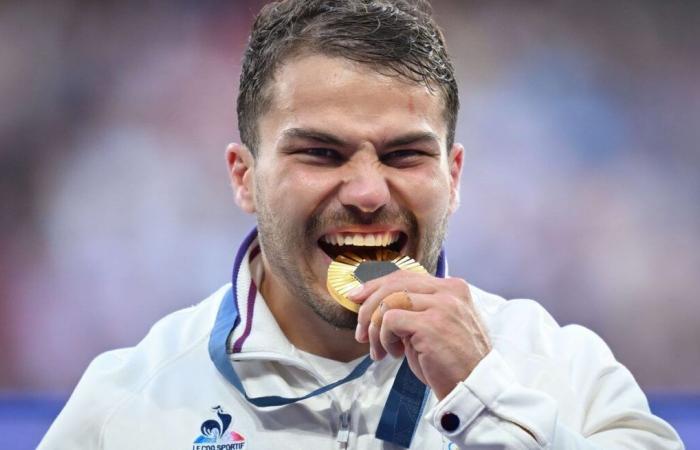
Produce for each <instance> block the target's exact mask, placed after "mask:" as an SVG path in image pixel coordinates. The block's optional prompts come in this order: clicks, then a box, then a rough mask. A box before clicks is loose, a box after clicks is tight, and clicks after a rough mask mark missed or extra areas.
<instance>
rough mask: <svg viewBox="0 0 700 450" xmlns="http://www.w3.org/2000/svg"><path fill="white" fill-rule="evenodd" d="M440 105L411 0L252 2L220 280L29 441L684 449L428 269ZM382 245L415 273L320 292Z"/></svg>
mask: <svg viewBox="0 0 700 450" xmlns="http://www.w3.org/2000/svg"><path fill="white" fill-rule="evenodd" d="M414 3H415V4H414ZM457 98H458V97H457V86H456V83H455V79H454V75H453V68H452V65H451V63H450V60H449V58H448V56H447V54H446V51H445V47H444V43H443V38H442V35H441V33H440V31H439V29H438V28H437V27H436V25H435V24H434V22H433V20H432V18H431V17H430V14H429V12H428V8H427V5H425V4H423V3H422V2H409V1H398V0H396V1H389V0H374V1H372V0H346V1H339V0H335V1H333V0H291V1H284V2H280V3H278V4H272V5H268V6H267V7H266V8H264V9H263V11H262V12H261V13H260V14H259V16H258V18H257V20H256V22H255V24H254V28H253V31H252V35H251V39H250V43H249V46H248V49H247V51H246V54H245V58H244V64H243V72H242V75H241V85H240V94H239V99H238V119H239V128H240V135H241V141H242V144H240V145H239V144H231V145H230V146H229V147H228V151H227V156H228V164H229V171H230V175H231V181H232V185H233V189H234V193H235V199H236V203H237V204H238V205H239V206H240V207H241V208H242V209H243V210H244V211H246V212H249V213H252V214H255V215H256V217H257V223H258V227H257V231H254V232H253V233H251V234H250V235H249V236H248V237H247V238H246V239H245V240H244V242H243V244H242V245H241V248H240V250H239V252H238V254H237V256H236V260H235V263H234V275H233V280H232V283H231V285H226V286H224V287H223V288H221V289H220V290H219V291H217V292H216V293H214V294H213V295H212V296H211V297H210V298H208V299H206V300H205V301H204V302H202V303H200V304H199V305H198V306H195V307H193V308H190V309H187V310H183V311H180V312H176V313H174V314H172V315H170V316H168V317H166V318H164V319H163V320H161V321H160V322H159V323H158V324H156V325H155V326H154V327H153V329H152V330H151V332H150V333H149V334H148V336H147V337H146V338H145V339H144V340H143V341H142V342H141V343H139V344H138V345H137V346H136V347H134V348H131V349H123V350H116V351H112V352H108V353H106V354H103V355H101V356H100V357H98V358H97V359H96V360H95V361H94V362H93V363H92V364H91V366H90V368H89V369H88V370H87V372H86V374H85V375H84V377H83V379H82V380H81V382H80V384H79V385H78V387H77V388H76V391H75V392H74V393H73V396H72V397H71V399H70V400H69V402H68V404H67V405H66V407H65V409H64V411H63V412H62V413H61V415H60V416H59V417H58V419H57V420H56V422H55V423H54V424H53V425H52V427H51V429H50V430H49V432H48V434H47V435H46V437H45V439H44V441H43V442H42V444H41V445H40V448H44V449H52V448H71V449H75V448H99V449H102V448H104V449H126V448H128V449H140V448H143V449H146V448H148V449H152V448H169V449H171V448H192V449H242V448H251V449H252V448H259V449H272V448H293V449H296V448H361V449H373V448H377V449H378V448H401V447H410V448H416V449H417V448H422V449H435V448H456V447H459V448H469V446H470V445H475V444H489V445H498V446H499V447H498V448H514V449H515V448H517V449H520V448H523V449H525V448H527V449H531V448H532V449H534V448H556V449H622V448H625V449H629V448H640V449H651V448H653V449H678V448H682V444H681V443H680V440H679V438H678V436H677V435H676V433H675V432H674V431H673V429H672V428H670V427H669V425H668V424H666V423H665V422H663V421H662V420H661V419H659V418H657V417H654V416H653V415H652V414H651V413H650V412H649V409H648V406H647V402H646V399H645V397H644V394H643V393H642V392H641V390H640V389H639V387H638V386H637V384H636V383H635V381H634V379H633V378H632V376H631V374H630V373H629V372H628V371H627V370H626V369H625V368H624V367H623V366H621V365H620V364H619V363H617V362H616V361H615V360H614V358H613V356H612V355H611V353H610V351H609V350H608V348H607V347H606V345H605V344H604V343H603V342H602V341H601V340H600V339H599V338H598V337H597V336H595V335H594V334H593V333H592V332H590V331H588V330H586V329H584V328H581V327H576V326H567V327H559V326H558V325H557V324H556V323H555V322H554V320H553V319H552V318H551V317H550V316H549V315H548V314H547V313H546V312H545V311H544V310H543V309H542V308H541V307H540V306H538V305H537V304H536V303H534V302H530V301H523V300H518V301H509V302H507V301H505V300H503V299H501V298H500V297H497V296H494V295H492V294H488V293H486V292H483V291H481V290H479V289H477V288H475V287H473V286H470V285H468V284H467V283H466V282H465V281H464V280H462V279H459V278H454V277H448V276H446V274H445V261H444V255H443V254H442V252H441V246H442V243H443V239H444V234H445V228H446V222H447V218H448V216H449V215H450V214H451V213H452V212H453V211H454V210H455V209H456V208H457V205H458V203H459V178H460V172H461V167H462V162H463V148H462V147H461V146H460V145H459V144H456V143H454V130H455V122H456V116H457V109H458V100H457ZM381 248H389V249H391V250H393V251H396V252H398V253H400V254H401V255H408V256H411V257H413V258H414V259H416V260H418V261H420V262H421V263H422V265H423V266H424V267H425V268H426V269H427V271H428V272H429V274H419V273H413V272H410V271H395V272H393V273H390V274H388V275H385V276H381V277H379V278H375V279H373V280H371V281H368V282H366V283H364V285H362V286H361V287H359V288H357V289H355V290H354V291H352V292H351V293H350V294H349V299H350V300H351V301H352V302H354V303H355V304H357V305H361V306H360V308H359V313H357V314H356V313H354V312H352V311H350V310H349V309H346V308H345V307H344V306H341V305H340V304H339V303H337V302H336V301H335V300H333V298H332V296H331V295H330V294H329V292H328V289H327V287H326V276H327V271H328V267H329V264H330V263H331V261H332V260H333V258H335V257H337V256H338V255H339V254H342V253H345V252H348V251H352V252H357V253H361V254H367V252H371V251H374V250H376V249H381ZM397 292H399V293H404V294H402V295H404V298H405V299H407V302H408V304H407V306H406V307H403V308H398V307H396V308H393V307H392V304H391V303H389V302H388V301H387V302H384V299H386V298H387V297H388V296H389V295H391V294H394V293H397ZM367 353H369V354H370V356H371V359H369V358H366V355H367Z"/></svg>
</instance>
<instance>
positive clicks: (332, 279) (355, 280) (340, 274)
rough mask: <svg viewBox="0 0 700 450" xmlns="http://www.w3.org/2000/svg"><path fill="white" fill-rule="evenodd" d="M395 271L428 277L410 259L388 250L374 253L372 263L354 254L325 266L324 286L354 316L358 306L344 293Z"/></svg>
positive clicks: (341, 257)
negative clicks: (325, 278) (325, 279)
mask: <svg viewBox="0 0 700 450" xmlns="http://www.w3.org/2000/svg"><path fill="white" fill-rule="evenodd" d="M397 270H410V271H411V272H417V273H428V272H427V271H426V270H425V269H424V268H423V266H421V265H420V263H419V262H417V261H416V260H414V259H413V258H411V257H410V256H399V255H398V254H397V253H396V252H393V251H391V250H385V249H382V250H378V251H377V252H376V254H375V258H374V259H368V258H365V257H363V256H358V255H356V254H354V253H345V254H343V255H339V256H337V257H336V258H335V260H334V261H333V262H332V263H331V265H330V266H328V279H327V281H326V286H327V287H328V292H329V293H330V294H331V296H332V297H333V298H334V299H335V301H337V302H338V303H340V304H341V305H343V306H344V307H345V308H347V309H349V310H350V311H353V312H357V311H359V309H360V305H358V304H357V303H355V302H353V301H351V300H350V299H349V298H347V294H348V292H350V291H352V290H353V289H355V288H356V287H358V286H361V285H362V284H363V283H366V282H368V281H370V280H373V279H375V278H379V277H383V276H384V275H389V274H390V273H392V272H395V271H397Z"/></svg>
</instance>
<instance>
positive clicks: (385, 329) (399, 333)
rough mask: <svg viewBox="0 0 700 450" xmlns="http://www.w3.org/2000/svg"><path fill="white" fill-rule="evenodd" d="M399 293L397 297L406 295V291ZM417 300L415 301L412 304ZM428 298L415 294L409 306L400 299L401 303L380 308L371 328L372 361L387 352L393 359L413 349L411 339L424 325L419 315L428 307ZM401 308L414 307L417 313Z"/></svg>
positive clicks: (385, 304)
mask: <svg viewBox="0 0 700 450" xmlns="http://www.w3.org/2000/svg"><path fill="white" fill-rule="evenodd" d="M397 294H398V297H406V296H407V295H406V294H405V293H403V292H400V293H397ZM414 297H415V298H416V299H417V300H416V301H413V298H414ZM427 298H428V296H426V295H425V294H412V295H411V297H410V303H409V304H408V305H406V304H405V303H403V299H402V298H401V299H399V300H400V301H389V302H383V303H382V307H380V308H377V310H376V312H375V316H376V317H375V319H374V320H373V321H372V322H371V323H370V325H369V329H368V341H369V344H370V356H371V357H372V359H374V360H380V359H382V358H384V357H385V356H386V355H387V353H388V354H390V355H391V356H393V357H399V356H401V355H403V354H404V352H405V350H406V348H407V347H410V343H409V342H408V340H409V339H410V338H411V336H412V335H413V333H415V332H416V330H417V329H418V327H419V326H420V324H421V318H420V316H419V314H420V311H423V310H424V309H425V308H427V306H428V305H427V304H426V300H427ZM400 306H412V307H413V308H415V310H410V309H403V308H401V307H400Z"/></svg>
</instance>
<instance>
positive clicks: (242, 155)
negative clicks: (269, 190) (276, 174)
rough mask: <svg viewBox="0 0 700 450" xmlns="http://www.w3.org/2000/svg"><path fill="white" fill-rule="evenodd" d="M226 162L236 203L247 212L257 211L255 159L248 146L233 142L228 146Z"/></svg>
mask: <svg viewBox="0 0 700 450" xmlns="http://www.w3.org/2000/svg"><path fill="white" fill-rule="evenodd" d="M226 162H227V163H228V174H229V178H230V179H231V188H232V189H233V193H234V196H235V199H236V204H237V205H238V206H239V207H240V208H241V209H242V210H243V211H245V212H247V213H250V214H253V213H255V187H254V186H253V181H254V174H255V161H254V159H253V155H252V154H251V153H250V150H248V147H246V146H244V145H241V144H234V143H231V144H229V145H228V147H226Z"/></svg>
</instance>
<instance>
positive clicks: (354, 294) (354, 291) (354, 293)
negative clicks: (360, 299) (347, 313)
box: [348, 285, 362, 299]
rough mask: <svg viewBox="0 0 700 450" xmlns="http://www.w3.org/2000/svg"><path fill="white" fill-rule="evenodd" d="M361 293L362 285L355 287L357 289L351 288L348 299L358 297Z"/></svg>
mask: <svg viewBox="0 0 700 450" xmlns="http://www.w3.org/2000/svg"><path fill="white" fill-rule="evenodd" d="M361 292H362V285H360V286H357V287H355V288H353V289H352V290H351V291H350V292H348V298H350V299H353V298H355V297H357V296H358V295H360V293H361Z"/></svg>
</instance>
